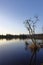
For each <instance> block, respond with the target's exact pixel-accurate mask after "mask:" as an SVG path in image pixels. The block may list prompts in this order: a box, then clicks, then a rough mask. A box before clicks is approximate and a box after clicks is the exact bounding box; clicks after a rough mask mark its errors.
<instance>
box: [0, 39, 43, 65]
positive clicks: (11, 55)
mask: <svg viewBox="0 0 43 65" xmlns="http://www.w3.org/2000/svg"><path fill="white" fill-rule="evenodd" d="M24 41H25V40H18V39H17V40H11V41H6V42H3V41H2V43H5V44H4V45H3V46H2V45H0V65H40V62H43V49H41V48H40V47H39V48H33V47H31V46H34V45H32V44H31V42H30V40H27V41H28V43H27V42H25V43H24ZM1 46H2V47H1ZM41 58H42V59H41ZM40 59H41V60H40ZM38 61H39V62H38Z"/></svg>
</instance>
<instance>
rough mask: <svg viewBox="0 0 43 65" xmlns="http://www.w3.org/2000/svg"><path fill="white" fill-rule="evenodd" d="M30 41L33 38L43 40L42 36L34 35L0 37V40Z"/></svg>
mask: <svg viewBox="0 0 43 65" xmlns="http://www.w3.org/2000/svg"><path fill="white" fill-rule="evenodd" d="M17 38H19V39H28V38H29V39H30V38H34V39H43V34H34V35H28V34H27V35H25V34H21V35H11V34H6V35H0V39H7V40H10V39H17Z"/></svg>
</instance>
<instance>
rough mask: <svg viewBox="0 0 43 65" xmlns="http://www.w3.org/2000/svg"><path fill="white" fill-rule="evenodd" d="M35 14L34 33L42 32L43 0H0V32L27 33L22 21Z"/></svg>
mask: <svg viewBox="0 0 43 65" xmlns="http://www.w3.org/2000/svg"><path fill="white" fill-rule="evenodd" d="M35 15H37V16H39V21H38V22H37V23H36V33H42V32H43V31H42V27H43V0H0V34H28V30H27V29H26V27H25V25H24V21H25V20H26V19H29V18H30V17H31V18H33V17H34V16H35Z"/></svg>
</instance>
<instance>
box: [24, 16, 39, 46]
mask: <svg viewBox="0 0 43 65" xmlns="http://www.w3.org/2000/svg"><path fill="white" fill-rule="evenodd" d="M34 18H35V20H32V19H27V20H25V22H24V23H25V26H26V28H27V30H28V31H29V35H30V37H31V35H33V34H35V26H36V22H37V21H38V20H39V19H38V16H34ZM32 42H33V43H34V44H35V45H36V40H35V39H34V38H32Z"/></svg>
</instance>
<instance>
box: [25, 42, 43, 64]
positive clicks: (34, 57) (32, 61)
mask: <svg viewBox="0 0 43 65" xmlns="http://www.w3.org/2000/svg"><path fill="white" fill-rule="evenodd" d="M41 43H42V42H41ZM42 44H43V43H42ZM42 48H43V47H42ZM28 49H30V51H31V53H32V55H31V58H30V62H29V64H28V65H39V64H37V53H38V52H39V51H40V49H41V45H38V44H37V46H34V44H31V45H29V44H28V42H27V41H26V42H25V50H28Z"/></svg>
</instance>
